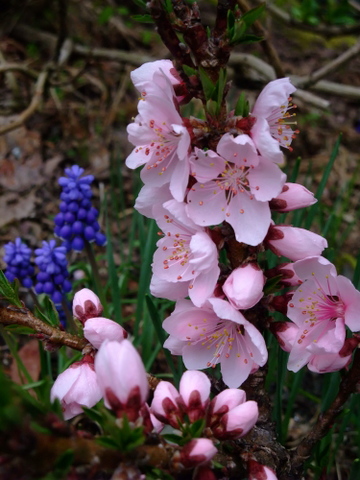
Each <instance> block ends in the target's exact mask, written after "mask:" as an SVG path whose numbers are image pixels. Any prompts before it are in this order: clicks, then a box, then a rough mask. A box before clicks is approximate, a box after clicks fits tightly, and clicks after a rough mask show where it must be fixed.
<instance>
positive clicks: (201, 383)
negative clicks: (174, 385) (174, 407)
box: [180, 370, 211, 422]
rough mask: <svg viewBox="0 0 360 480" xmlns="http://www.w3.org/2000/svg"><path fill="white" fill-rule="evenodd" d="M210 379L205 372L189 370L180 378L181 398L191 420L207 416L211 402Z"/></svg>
mask: <svg viewBox="0 0 360 480" xmlns="http://www.w3.org/2000/svg"><path fill="white" fill-rule="evenodd" d="M210 386H211V385H210V380H209V379H208V377H207V376H206V375H205V373H203V372H199V371H197V370H187V371H186V372H185V373H184V374H183V376H182V377H181V380H180V394H181V400H182V401H183V403H184V406H185V410H186V413H187V415H188V417H189V420H190V422H195V421H196V420H199V419H200V418H204V417H205V412H206V409H207V406H208V403H209V395H210Z"/></svg>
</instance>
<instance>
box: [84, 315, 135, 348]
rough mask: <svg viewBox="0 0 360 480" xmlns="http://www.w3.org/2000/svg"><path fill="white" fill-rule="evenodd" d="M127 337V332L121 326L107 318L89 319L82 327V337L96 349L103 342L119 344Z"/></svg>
mask: <svg viewBox="0 0 360 480" xmlns="http://www.w3.org/2000/svg"><path fill="white" fill-rule="evenodd" d="M127 336H128V334H127V331H126V330H125V329H124V328H123V327H122V326H121V325H119V324H118V323H116V322H114V321H113V320H109V319H108V318H103V317H94V318H89V319H88V320H87V321H86V323H85V326H84V337H85V338H86V339H87V340H89V342H90V343H91V344H92V345H93V346H94V347H95V348H97V349H99V348H100V346H101V344H102V343H103V342H104V341H105V340H116V341H117V342H121V341H122V340H123V339H124V338H127Z"/></svg>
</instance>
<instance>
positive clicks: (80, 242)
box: [54, 165, 106, 251]
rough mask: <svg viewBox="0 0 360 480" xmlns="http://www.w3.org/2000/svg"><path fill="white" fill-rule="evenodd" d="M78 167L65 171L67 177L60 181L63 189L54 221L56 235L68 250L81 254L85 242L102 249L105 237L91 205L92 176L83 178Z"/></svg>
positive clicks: (96, 212) (96, 213)
mask: <svg viewBox="0 0 360 480" xmlns="http://www.w3.org/2000/svg"><path fill="white" fill-rule="evenodd" d="M83 173H84V169H83V168H80V167H79V166H78V165H74V166H72V167H71V168H66V169H65V174H66V177H60V178H59V184H60V185H61V187H62V193H61V195H60V198H61V203H60V213H58V214H57V215H56V217H55V219H54V221H55V234H56V235H57V236H58V237H60V238H62V239H63V240H64V243H63V245H64V246H65V247H66V249H67V251H70V250H76V251H81V250H83V249H84V247H85V242H95V243H96V244H97V245H100V246H103V245H105V243H106V236H105V235H104V234H103V233H101V232H100V225H99V223H98V221H97V220H98V217H99V212H98V211H97V210H96V208H94V207H93V206H92V203H91V197H92V191H91V184H92V182H93V180H94V177H93V175H85V176H82V174H83Z"/></svg>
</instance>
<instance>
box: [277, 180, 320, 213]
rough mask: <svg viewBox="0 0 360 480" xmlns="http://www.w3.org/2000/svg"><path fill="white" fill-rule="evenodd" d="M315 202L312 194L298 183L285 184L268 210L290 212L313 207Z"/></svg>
mask: <svg viewBox="0 0 360 480" xmlns="http://www.w3.org/2000/svg"><path fill="white" fill-rule="evenodd" d="M316 202H317V200H316V198H315V197H314V194H313V193H311V192H310V191H309V190H308V189H307V188H305V187H304V186H302V185H299V184H298V183H285V185H284V186H283V189H282V192H281V193H280V195H278V196H277V197H276V198H273V199H272V200H271V201H270V202H269V205H270V208H271V209H272V210H276V211H277V212H290V211H292V210H297V209H298V208H304V207H309V206H310V205H314V203H316Z"/></svg>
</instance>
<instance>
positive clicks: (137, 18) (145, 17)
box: [131, 13, 154, 23]
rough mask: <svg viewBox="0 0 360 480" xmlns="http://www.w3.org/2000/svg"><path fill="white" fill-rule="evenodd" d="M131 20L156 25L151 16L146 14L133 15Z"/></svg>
mask: <svg viewBox="0 0 360 480" xmlns="http://www.w3.org/2000/svg"><path fill="white" fill-rule="evenodd" d="M131 18H132V19H133V20H135V21H136V22H139V23H154V20H153V18H152V16H151V15H149V14H147V13H144V14H143V15H141V14H140V15H131Z"/></svg>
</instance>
